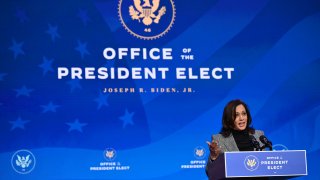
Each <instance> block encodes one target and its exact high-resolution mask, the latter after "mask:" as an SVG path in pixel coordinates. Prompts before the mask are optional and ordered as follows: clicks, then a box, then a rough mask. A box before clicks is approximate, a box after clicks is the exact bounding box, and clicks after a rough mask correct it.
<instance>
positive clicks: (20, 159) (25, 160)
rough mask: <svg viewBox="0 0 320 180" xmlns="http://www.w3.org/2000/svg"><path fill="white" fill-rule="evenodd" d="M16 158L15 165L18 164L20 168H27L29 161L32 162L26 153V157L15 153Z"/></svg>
mask: <svg viewBox="0 0 320 180" xmlns="http://www.w3.org/2000/svg"><path fill="white" fill-rule="evenodd" d="M17 157H18V159H17V160H16V165H17V166H20V167H22V168H27V167H29V165H30V163H31V162H32V161H31V159H30V155H27V156H26V157H24V156H22V157H21V156H19V155H17Z"/></svg>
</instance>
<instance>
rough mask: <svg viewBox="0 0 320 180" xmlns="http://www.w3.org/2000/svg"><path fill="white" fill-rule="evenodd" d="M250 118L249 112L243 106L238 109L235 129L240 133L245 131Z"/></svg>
mask: <svg viewBox="0 0 320 180" xmlns="http://www.w3.org/2000/svg"><path fill="white" fill-rule="evenodd" d="M247 122H248V116H247V111H246V109H245V108H244V106H243V105H242V104H240V105H238V106H237V107H236V114H235V120H234V129H235V130H238V131H242V130H245V129H246V127H247Z"/></svg>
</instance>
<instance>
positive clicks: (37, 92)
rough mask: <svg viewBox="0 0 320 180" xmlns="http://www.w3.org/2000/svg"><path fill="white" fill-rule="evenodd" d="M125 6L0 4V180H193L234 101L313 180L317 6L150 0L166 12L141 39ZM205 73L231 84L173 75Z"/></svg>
mask: <svg viewBox="0 0 320 180" xmlns="http://www.w3.org/2000/svg"><path fill="white" fill-rule="evenodd" d="M147 2H148V1H144V3H147ZM150 2H151V4H152V5H154V3H156V1H150ZM133 4H134V3H133V1H131V0H130V1H129V0H126V1H125V0H121V1H116V0H84V1H37V0H29V1H19V0H12V1H4V2H2V5H1V6H0V12H1V16H0V28H1V29H0V37H1V38H0V39H1V41H0V86H1V95H0V114H1V116H0V118H1V119H0V136H1V138H0V162H1V163H0V179H78V178H101V179H206V175H205V170H204V167H205V164H206V159H207V156H208V149H207V145H206V143H205V142H206V141H207V140H210V139H211V135H212V134H215V133H218V132H219V130H220V128H221V116H222V111H223V107H224V105H225V104H226V103H227V102H228V101H230V100H232V99H235V98H240V99H242V100H243V101H245V102H246V103H247V104H248V105H249V108H250V109H251V113H252V116H253V126H254V127H255V128H256V129H261V130H263V131H264V132H265V134H266V136H267V137H268V138H269V139H270V140H271V141H272V142H273V144H274V145H275V149H277V148H278V149H290V150H307V159H308V173H309V175H308V176H305V177H301V179H312V180H313V179H319V177H320V176H319V175H318V173H317V170H318V168H316V167H317V166H318V165H317V164H318V162H319V160H320V143H319V142H320V139H319V129H320V78H319V77H320V71H319V70H320V1H318V0H295V1H292V0H259V1H257V0H237V1H232V0H199V1H182V0H175V1H169V0H166V1H165V0H161V2H160V6H159V9H160V7H163V6H165V7H166V12H165V13H164V14H163V15H162V16H161V19H160V21H159V23H158V24H157V23H155V22H153V23H152V24H151V25H149V26H146V25H143V23H144V22H143V21H142V18H141V19H139V18H136V19H134V18H133V17H132V16H130V14H129V12H128V11H127V9H128V7H130V6H131V5H133ZM124 6H125V7H124ZM132 7H135V6H132ZM135 8H136V7H135ZM159 9H158V10H157V11H156V14H158V13H159ZM136 12H138V11H137V8H136ZM141 14H143V13H142V12H141ZM141 27H148V28H150V30H151V32H149V30H148V29H143V28H142V29H141ZM139 28H140V29H139ZM161 28H162V29H161ZM144 30H145V31H144ZM148 33H149V35H150V34H152V36H151V35H150V36H149V35H148ZM157 35H159V36H157ZM153 37H154V38H153ZM107 47H110V48H113V49H115V50H116V51H117V50H118V48H128V49H130V48H146V49H148V50H149V49H151V48H159V49H160V50H161V49H162V48H169V49H172V53H171V54H172V60H167V61H165V60H162V59H160V60H152V59H151V58H147V59H143V58H142V57H137V58H136V59H131V58H130V56H126V57H125V58H124V59H119V58H118V57H115V58H114V59H112V60H107V59H106V58H105V57H104V56H103V51H104V49H105V48H107ZM185 49H189V50H191V52H188V53H185V51H184V50H185ZM181 55H193V60H183V59H181ZM188 57H191V56H188ZM59 67H66V68H68V69H70V68H72V67H77V68H81V69H83V71H84V69H85V68H87V67H94V68H100V67H105V68H108V69H109V68H115V69H116V68H118V67H125V68H127V69H129V70H130V69H132V68H136V67H138V68H145V67H146V68H160V67H164V68H169V69H170V72H168V73H167V76H166V78H165V79H162V78H161V76H157V77H156V78H155V79H144V78H142V79H134V78H126V79H110V78H107V79H99V78H96V79H89V78H82V79H79V78H72V77H71V76H67V77H64V78H61V79H59V78H58V68H59ZM217 67H220V68H222V69H223V68H233V69H234V70H233V71H232V76H231V77H230V78H228V77H227V74H226V72H218V73H217V74H219V75H220V74H221V75H222V78H221V79H216V78H213V77H212V76H211V75H210V73H209V77H210V78H209V79H200V78H199V79H189V78H187V79H177V78H176V77H175V73H174V72H175V69H176V68H192V70H193V72H194V74H199V68H209V69H214V68H217ZM109 88H113V90H120V88H133V89H134V90H135V91H134V92H126V93H125V92H123V93H120V92H114V91H113V92H104V90H105V89H109ZM139 88H143V89H144V91H143V92H139V91H138V90H139ZM151 88H155V89H157V88H158V90H161V88H171V90H173V91H174V92H172V91H171V92H151ZM184 88H191V91H190V92H185V93H183V92H182V90H183V89H184Z"/></svg>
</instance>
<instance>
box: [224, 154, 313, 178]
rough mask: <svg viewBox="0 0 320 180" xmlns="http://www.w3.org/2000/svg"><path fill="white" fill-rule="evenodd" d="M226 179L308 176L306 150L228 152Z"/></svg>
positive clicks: (226, 157) (226, 155)
mask: <svg viewBox="0 0 320 180" xmlns="http://www.w3.org/2000/svg"><path fill="white" fill-rule="evenodd" d="M224 156H225V157H224V159H225V173H226V174H225V177H260V176H263V177H271V176H303V175H307V174H308V172H307V158H306V151H305V150H289V151H246V152H226V153H225V154H224Z"/></svg>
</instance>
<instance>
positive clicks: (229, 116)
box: [206, 99, 263, 175]
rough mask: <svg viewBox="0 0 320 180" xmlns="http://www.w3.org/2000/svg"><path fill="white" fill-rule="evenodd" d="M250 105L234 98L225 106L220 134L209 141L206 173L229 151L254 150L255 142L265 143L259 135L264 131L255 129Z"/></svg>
mask: <svg viewBox="0 0 320 180" xmlns="http://www.w3.org/2000/svg"><path fill="white" fill-rule="evenodd" d="M251 123H252V118H251V114H250V111H249V109H248V106H247V105H246V104H245V103H244V102H243V101H241V100H238V99H237V100H232V101H230V102H229V103H228V104H227V105H226V106H225V108H224V111H223V116H222V128H221V131H220V133H219V134H216V135H213V136H212V141H211V142H207V144H208V146H209V150H210V155H209V158H208V162H207V166H206V173H207V175H208V168H209V167H212V166H214V163H215V160H216V159H217V158H218V157H219V156H220V155H221V154H222V153H223V152H227V151H254V150H255V147H254V145H253V144H254V143H253V142H256V143H257V142H258V143H259V146H260V147H261V146H262V145H263V143H262V142H260V141H259V137H260V136H261V135H263V131H260V130H255V129H254V128H253V127H252V126H250V125H251Z"/></svg>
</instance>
